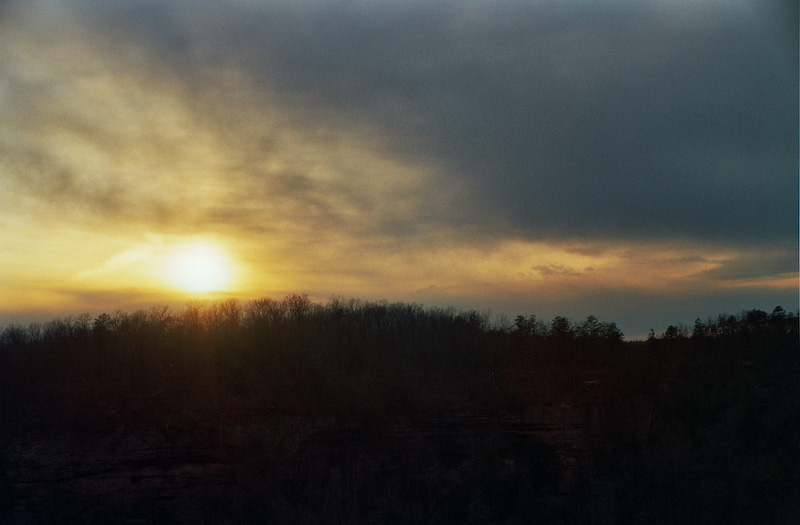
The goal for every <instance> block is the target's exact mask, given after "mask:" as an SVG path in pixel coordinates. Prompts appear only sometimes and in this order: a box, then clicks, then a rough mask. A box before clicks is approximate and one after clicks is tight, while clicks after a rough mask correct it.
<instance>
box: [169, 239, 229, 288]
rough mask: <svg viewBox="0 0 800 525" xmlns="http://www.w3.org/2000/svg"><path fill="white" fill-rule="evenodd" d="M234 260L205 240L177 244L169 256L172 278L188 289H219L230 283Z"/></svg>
mask: <svg viewBox="0 0 800 525" xmlns="http://www.w3.org/2000/svg"><path fill="white" fill-rule="evenodd" d="M231 273H232V268H231V262H230V261H229V259H228V257H227V256H225V254H224V253H223V252H222V251H221V250H220V249H219V248H218V247H217V246H215V245H213V244H210V243H208V242H205V241H199V242H196V243H193V244H189V245H186V246H182V247H181V248H178V249H177V250H176V252H175V255H173V256H172V258H171V260H170V277H171V279H170V280H171V282H173V283H174V284H175V285H176V286H178V287H179V288H180V289H182V290H184V291H186V292H194V293H203V292H217V291H221V290H224V289H226V288H227V287H228V286H230V281H231Z"/></svg>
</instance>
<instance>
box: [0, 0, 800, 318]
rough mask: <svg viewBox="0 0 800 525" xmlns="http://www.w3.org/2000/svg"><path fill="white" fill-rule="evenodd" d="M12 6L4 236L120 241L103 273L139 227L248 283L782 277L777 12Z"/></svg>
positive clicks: (0, 53)
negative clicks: (189, 247) (242, 270)
mask: <svg viewBox="0 0 800 525" xmlns="http://www.w3.org/2000/svg"><path fill="white" fill-rule="evenodd" d="M4 6H5V7H3V6H0V13H1V14H2V15H3V18H2V19H0V156H2V158H3V165H2V166H0V190H1V191H0V206H2V208H3V212H4V220H5V221H6V222H5V224H4V226H2V227H0V238H2V239H10V238H12V237H19V236H20V233H21V234H22V236H23V237H24V236H25V235H28V236H30V238H32V239H35V241H32V242H33V243H35V242H38V243H41V244H42V245H45V244H46V245H48V246H49V245H50V244H52V243H56V244H57V239H58V238H60V237H64V238H70V239H72V238H73V236H72V235H71V234H70V233H69V232H72V231H79V232H84V233H86V235H89V234H91V235H94V236H109V237H110V236H113V237H114V238H115V239H116V241H115V243H114V245H113V247H109V248H108V249H107V250H104V251H103V250H100V249H97V248H93V249H92V250H91V251H92V257H91V260H90V261H88V262H86V265H89V266H90V267H91V268H95V269H96V268H99V267H100V266H101V265H102V263H103V261H109V260H111V258H112V257H113V255H114V254H119V253H124V252H125V250H126V249H132V248H131V247H135V246H140V245H141V244H142V243H143V242H145V241H146V240H147V239H146V236H147V235H148V234H152V233H157V234H159V235H163V236H165V238H167V237H169V238H175V239H179V238H183V237H185V236H191V235H196V234H209V235H212V236H215V237H220V238H226V239H229V240H230V241H231V244H232V245H235V246H236V250H237V253H236V256H237V257H238V258H239V259H240V260H241V261H243V263H244V264H246V265H248V267H250V268H253V269H257V271H258V273H259V275H260V276H261V277H254V282H257V284H258V285H259V286H261V287H262V289H264V290H284V291H286V292H292V291H298V289H301V290H302V289H305V290H309V291H312V292H315V291H316V292H319V293H322V294H323V295H324V293H327V292H330V293H347V294H352V295H357V296H360V295H364V294H369V295H370V296H376V295H377V296H390V297H392V298H395V297H399V296H402V298H409V299H412V300H413V299H414V297H415V296H413V294H412V293H411V291H413V290H417V291H419V293H420V294H423V295H424V296H425V297H431V298H434V297H439V298H440V299H441V298H446V299H451V300H461V298H469V297H473V298H476V299H475V300H478V299H477V298H480V297H486V298H487V300H495V301H496V302H497V304H500V302H501V301H505V303H504V304H506V305H511V304H540V305H544V304H556V303H558V301H561V303H558V304H564V305H566V304H567V303H566V301H567V298H568V299H569V300H574V301H578V302H580V301H581V300H582V299H581V298H585V297H590V296H592V294H598V293H601V292H602V293H617V294H621V295H620V297H622V296H623V295H625V294H636V293H638V294H644V295H646V294H647V293H651V294H656V293H658V294H671V293H678V292H677V291H680V292H681V293H690V292H691V291H692V290H695V291H696V290H699V291H700V292H691V293H701V292H702V291H705V292H707V293H712V292H713V293H715V294H722V293H723V291H724V290H728V289H729V288H731V287H735V286H745V285H746V286H751V285H752V286H756V287H757V286H765V287H771V288H770V289H772V290H773V291H774V290H779V291H780V293H784V292H783V291H784V290H785V289H786V288H787V286H789V284H791V283H792V282H796V279H797V277H796V276H797V261H796V253H797V216H798V202H797V195H798V192H799V191H800V189H799V188H798V179H797V171H798V142H800V141H799V140H798V131H797V125H796V115H797V111H798V108H797V106H798V104H797V93H796V86H797V84H798V78H797V68H796V64H797V49H796V41H797V40H796V37H792V34H791V33H793V32H796V28H794V27H793V26H792V27H790V26H789V25H787V24H786V22H785V21H784V18H783V14H782V13H781V11H780V9H777V8H773V7H769V6H762V5H761V4H760V3H755V2H746V1H739V2H704V3H698V2H669V3H652V4H647V5H640V4H635V5H633V4H627V5H626V4H624V3H623V4H620V3H614V2H602V3H597V2H582V1H570V2H559V3H546V2H525V3H516V4H509V3H500V2H392V3H391V4H386V3H383V4H382V3H373V2H350V3H345V4H343V3H341V2H331V1H317V2H307V3H300V2H270V3H262V2H210V1H198V2H193V3H192V4H191V5H190V6H189V5H188V4H180V3H174V2H164V1H156V0H149V1H143V2H133V3H132V2H124V1H116V0H115V1H111V2H96V1H91V0H72V1H55V0H53V1H50V0H30V1H26V2H21V1H18V2H10V3H6V4H4ZM795 19H796V17H795ZM143 238H144V240H143ZM81 239H82V240H81V242H85V243H87V244H88V243H90V242H92V241H90V240H86V239H83V237H82V236H81ZM10 244H13V245H14V246H15V247H17V246H18V245H19V244H20V243H19V242H17V241H15V242H13V243H10ZM20 250H21V251H20V252H17V253H20V254H22V255H20V257H22V256H23V255H24V256H30V257H35V258H37V260H38V259H46V258H47V257H48V254H47V250H46V249H45V248H42V247H38V248H32V247H31V245H27V246H26V245H24V244H23V245H21V246H20ZM100 252H102V253H100ZM756 253H757V254H760V255H753V254H756ZM25 254H28V255H25ZM8 259H10V257H9V256H6V257H5V259H3V261H4V262H5V263H6V264H8V265H13V264H16V266H14V268H15V270H14V271H15V272H16V273H15V275H19V274H20V273H19V272H22V270H21V269H20V268H21V267H22V266H24V264H21V263H14V262H13V261H10V260H8ZM37 264H40V265H41V264H44V263H37ZM74 266H75V264H73V265H72V266H70V267H69V269H68V270H65V271H64V273H65V274H67V275H75V274H76V273H77V272H80V271H81V268H76V267H74ZM590 268H591V271H590V270H589V269H590ZM51 269H52V268H51V267H50V266H48V267H47V270H48V271H50V270H51ZM759 283H760V284H759ZM787 283H788V284H787ZM20 290H21V289H20ZM598 290H599V291H601V292H598ZM23 292H24V290H23V291H20V292H19V294H18V296H19V297H23V296H24V293H23ZM15 293H16V292H15ZM725 293H727V292H725ZM437 294H438V295H437ZM644 295H643V296H644ZM15 297H17V296H15ZM559 297H563V299H558V298H559ZM593 297H594V296H593ZM626 297H627V296H626ZM649 297H651V298H653V300H654V301H655V302H656V303H658V299H657V298H655V295H651V296H649ZM595 299H596V301H595V303H592V304H600V303H601V301H600V299H597V297H595ZM465 300H466V299H465ZM525 301H528V302H527V303H525ZM537 301H538V303H537ZM576 304H577V303H576ZM788 307H791V305H788ZM590 313H591V312H590ZM598 313H599V312H598Z"/></svg>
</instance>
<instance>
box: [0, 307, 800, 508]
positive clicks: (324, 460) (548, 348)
mask: <svg viewBox="0 0 800 525" xmlns="http://www.w3.org/2000/svg"><path fill="white" fill-rule="evenodd" d="M799 379H800V357H799V354H798V319H797V315H796V314H795V313H787V312H784V311H783V310H782V309H780V308H776V309H775V310H774V311H773V312H772V313H766V312H762V311H759V310H752V311H749V312H743V313H741V314H739V315H737V316H719V317H717V318H716V319H709V320H706V321H701V320H698V321H697V322H696V323H695V325H694V327H693V328H691V329H686V328H680V327H672V326H670V327H669V328H667V330H666V331H665V332H664V333H663V334H658V335H656V334H652V336H651V338H649V339H648V340H647V341H642V342H624V341H623V340H622V334H621V333H620V332H619V330H618V329H617V327H616V325H614V323H605V322H600V321H599V320H597V319H595V318H594V317H589V318H587V319H586V320H585V321H583V322H578V323H575V322H572V321H570V320H568V319H565V318H560V317H557V318H555V319H553V320H552V321H551V322H550V323H547V324H545V323H543V322H541V321H539V320H538V319H536V318H535V317H534V316H530V317H527V318H526V317H521V316H520V317H518V318H517V319H516V320H515V321H514V322H513V323H511V322H509V323H505V324H504V323H502V322H495V323H490V322H489V321H488V319H487V318H486V316H485V315H481V314H478V313H475V312H458V311H454V310H438V309H424V308H422V307H420V306H418V305H413V304H390V303H361V302H358V301H352V300H351V301H341V300H331V301H330V302H329V303H328V304H326V305H319V304H314V303H311V302H310V301H308V299H307V298H305V297H303V296H290V297H287V298H285V299H284V300H282V301H274V300H270V299H261V300H258V301H252V302H250V303H247V304H240V303H237V302H236V301H226V302H224V303H220V304H209V305H204V304H200V303H195V304H190V305H188V306H187V308H186V309H185V310H184V311H182V312H179V313H175V312H171V311H170V310H169V309H168V308H165V307H158V308H152V309H150V310H147V311H139V312H135V313H132V314H126V313H121V312H117V313H115V314H112V315H108V314H103V315H101V316H98V317H97V318H96V319H90V318H89V317H88V316H79V317H74V318H67V319H56V320H54V321H51V322H48V323H45V324H43V325H36V324H35V325H30V326H25V327H23V326H19V325H11V326H8V327H6V328H5V329H4V330H3V331H2V334H1V335H0V409H2V412H0V522H2V523H56V522H57V523H128V524H132V523H137V524H145V523H381V524H383V523H497V524H502V523H799V522H800V467H798V465H800V387H799V386H798V385H799V383H800V381H799Z"/></svg>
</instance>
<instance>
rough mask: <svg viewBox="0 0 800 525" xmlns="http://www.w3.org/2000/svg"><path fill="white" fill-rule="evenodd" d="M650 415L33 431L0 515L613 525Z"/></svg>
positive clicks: (601, 406)
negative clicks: (628, 454) (622, 476)
mask: <svg viewBox="0 0 800 525" xmlns="http://www.w3.org/2000/svg"><path fill="white" fill-rule="evenodd" d="M652 409H653V402H652V400H651V399H648V398H646V397H643V396H641V397H637V396H634V397H630V398H618V399H605V400H602V401H596V402H591V401H587V402H584V403H581V404H575V405H567V404H561V405H553V406H539V407H531V408H529V409H528V410H526V411H525V412H523V413H522V414H518V415H514V416H511V415H502V416H497V415H494V416H488V415H484V414H469V413H457V414H456V413H452V414H441V415H440V416H438V417H434V418H429V419H428V420H425V421H415V422H410V421H407V420H403V419H396V420H393V421H390V422H388V423H387V422H382V423H380V424H366V423H360V424H352V423H345V422H342V421H337V419H336V418H334V417H332V416H307V417H300V416H295V417H288V416H277V415H260V414H249V415H242V414H239V415H237V416H236V417H226V418H222V419H221V420H220V421H219V424H218V425H217V426H216V428H204V429H202V430H201V429H194V430H186V429H185V428H182V429H180V430H172V429H170V424H169V423H167V425H165V426H164V427H163V428H146V427H142V428H133V427H125V426H123V425H122V424H117V425H116V426H115V428H112V429H108V428H106V429H96V430H94V431H92V432H87V431H84V432H54V431H52V430H48V429H47V428H39V429H38V430H31V429H29V430H27V431H26V432H25V433H24V434H20V435H14V436H13V437H10V438H8V439H7V440H6V442H5V443H4V444H3V447H2V459H3V463H2V472H0V476H1V477H0V490H2V491H5V492H6V494H7V495H8V494H10V497H9V496H6V498H5V501H4V502H0V503H2V504H3V505H4V506H5V508H0V512H4V513H5V514H6V515H7V519H6V520H5V521H7V522H11V523H44V522H52V521H65V522H81V523H88V522H97V523H100V522H108V523H112V522H113V523H225V522H232V523H233V522H235V523H238V522H250V521H265V520H273V521H275V522H280V523H283V522H286V523H295V522H296V523H301V522H302V523H367V522H375V523H386V522H392V521H397V522H417V523H447V522H451V523H459V522H464V521H465V520H466V521H469V520H472V521H475V520H480V519H483V518H487V519H488V517H491V519H492V520H494V521H497V522H508V523H524V522H528V521H530V519H532V518H537V517H538V518H539V519H543V520H544V521H561V520H563V519H569V520H571V521H578V522H585V523H602V522H611V521H614V518H615V509H614V502H615V500H616V497H617V494H615V479H614V476H613V475H610V474H608V473H607V472H604V470H603V467H602V465H605V464H607V463H608V462H609V461H613V456H614V454H618V453H620V451H622V450H629V449H630V448H631V447H632V448H637V447H639V448H641V447H646V446H647V442H648V431H649V422H650V417H651V413H652ZM601 464H602V465H601ZM498 509H505V510H498Z"/></svg>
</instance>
